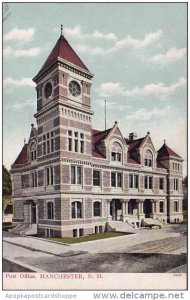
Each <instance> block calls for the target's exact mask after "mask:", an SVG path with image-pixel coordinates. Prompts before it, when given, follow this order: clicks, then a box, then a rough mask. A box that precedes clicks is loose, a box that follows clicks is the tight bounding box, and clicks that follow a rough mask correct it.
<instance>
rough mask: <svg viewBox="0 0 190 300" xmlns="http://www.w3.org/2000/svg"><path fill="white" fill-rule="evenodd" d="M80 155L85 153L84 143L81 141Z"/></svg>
mask: <svg viewBox="0 0 190 300" xmlns="http://www.w3.org/2000/svg"><path fill="white" fill-rule="evenodd" d="M80 153H84V141H80Z"/></svg>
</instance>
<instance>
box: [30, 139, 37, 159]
mask: <svg viewBox="0 0 190 300" xmlns="http://www.w3.org/2000/svg"><path fill="white" fill-rule="evenodd" d="M36 158H37V151H36V143H35V142H33V143H32V144H31V146H30V159H31V161H34V160H36Z"/></svg>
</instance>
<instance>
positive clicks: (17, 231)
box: [10, 224, 29, 235]
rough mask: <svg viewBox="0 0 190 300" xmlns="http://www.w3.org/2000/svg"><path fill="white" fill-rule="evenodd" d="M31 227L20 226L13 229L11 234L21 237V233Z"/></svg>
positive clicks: (26, 225)
mask: <svg viewBox="0 0 190 300" xmlns="http://www.w3.org/2000/svg"><path fill="white" fill-rule="evenodd" d="M28 227H29V224H18V225H17V226H16V227H15V228H13V229H12V230H11V231H10V232H11V233H13V234H18V235H20V232H21V231H23V230H26V229H27V228H28Z"/></svg>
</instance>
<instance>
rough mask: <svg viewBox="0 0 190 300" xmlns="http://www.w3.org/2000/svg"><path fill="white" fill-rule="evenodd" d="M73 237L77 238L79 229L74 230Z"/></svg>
mask: <svg viewBox="0 0 190 300" xmlns="http://www.w3.org/2000/svg"><path fill="white" fill-rule="evenodd" d="M73 237H77V229H73Z"/></svg>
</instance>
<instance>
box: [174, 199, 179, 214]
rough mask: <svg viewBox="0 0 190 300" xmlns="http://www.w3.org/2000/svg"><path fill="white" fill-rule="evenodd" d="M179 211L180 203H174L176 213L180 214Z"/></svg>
mask: <svg viewBox="0 0 190 300" xmlns="http://www.w3.org/2000/svg"><path fill="white" fill-rule="evenodd" d="M178 211H179V203H178V201H174V212H178Z"/></svg>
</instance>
